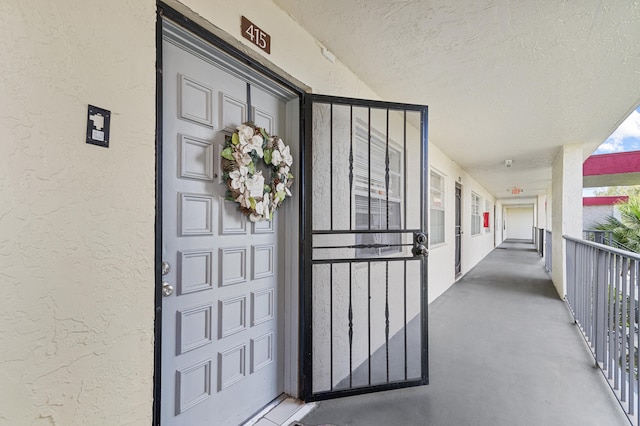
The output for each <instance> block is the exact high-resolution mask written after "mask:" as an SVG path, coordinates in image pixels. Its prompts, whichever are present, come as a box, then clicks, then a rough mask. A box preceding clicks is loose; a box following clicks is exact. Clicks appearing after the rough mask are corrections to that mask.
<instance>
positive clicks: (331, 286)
mask: <svg viewBox="0 0 640 426" xmlns="http://www.w3.org/2000/svg"><path fill="white" fill-rule="evenodd" d="M329 380H330V382H329V388H330V389H331V390H333V263H330V264H329Z"/></svg>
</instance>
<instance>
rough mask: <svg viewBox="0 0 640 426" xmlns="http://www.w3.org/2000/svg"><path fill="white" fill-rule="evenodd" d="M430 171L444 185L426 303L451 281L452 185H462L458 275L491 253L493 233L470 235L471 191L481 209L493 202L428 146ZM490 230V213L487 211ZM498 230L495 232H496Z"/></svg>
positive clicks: (453, 196)
mask: <svg viewBox="0 0 640 426" xmlns="http://www.w3.org/2000/svg"><path fill="white" fill-rule="evenodd" d="M429 163H430V166H431V168H432V169H433V170H434V171H436V172H438V173H439V174H441V175H442V176H444V185H445V194H444V200H445V241H444V243H443V244H438V245H435V246H432V247H431V249H430V251H429V302H432V301H434V300H435V299H436V298H437V297H438V296H440V295H441V294H442V293H444V292H445V291H446V290H447V289H448V288H449V287H450V286H451V285H452V284H453V283H454V282H455V279H456V277H455V184H456V181H458V178H461V184H462V231H463V234H462V273H463V274H465V273H467V271H469V270H470V269H471V268H473V267H474V266H475V265H476V264H477V263H478V262H479V261H480V260H482V259H483V258H484V257H485V256H486V255H487V254H489V252H490V251H491V250H493V242H494V234H493V232H489V233H485V232H484V229H482V232H481V233H480V235H477V236H473V237H472V236H471V192H472V191H473V192H475V193H476V194H478V195H480V196H481V197H482V205H481V210H482V211H484V207H485V202H484V200H487V199H488V200H489V202H490V203H491V205H492V206H493V205H494V204H495V203H496V201H495V199H494V198H493V197H492V196H491V195H490V194H489V193H488V192H487V191H486V189H484V188H483V187H482V186H481V185H480V184H479V183H478V182H477V181H476V180H475V179H473V177H472V176H471V175H469V174H468V173H467V172H466V171H464V170H463V169H461V168H460V167H459V166H458V165H457V164H456V163H455V162H453V161H451V159H450V158H449V157H447V156H446V155H445V154H444V153H443V152H442V151H441V150H440V149H438V147H436V146H434V145H433V144H430V145H429ZM490 216H491V221H492V222H491V229H492V231H495V228H494V225H493V219H494V218H493V210H492V211H491V215H490ZM498 230H499V229H498Z"/></svg>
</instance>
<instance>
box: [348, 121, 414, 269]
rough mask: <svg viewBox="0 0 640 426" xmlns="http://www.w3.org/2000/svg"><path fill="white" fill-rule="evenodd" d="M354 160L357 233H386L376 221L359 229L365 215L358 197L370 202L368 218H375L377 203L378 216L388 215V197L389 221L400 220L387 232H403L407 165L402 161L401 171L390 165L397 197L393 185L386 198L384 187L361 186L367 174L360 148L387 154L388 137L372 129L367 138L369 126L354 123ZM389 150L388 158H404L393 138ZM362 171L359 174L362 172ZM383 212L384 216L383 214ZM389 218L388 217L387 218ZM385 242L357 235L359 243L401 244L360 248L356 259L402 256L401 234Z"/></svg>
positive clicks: (373, 236)
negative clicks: (364, 171)
mask: <svg viewBox="0 0 640 426" xmlns="http://www.w3.org/2000/svg"><path fill="white" fill-rule="evenodd" d="M354 133H355V144H354V146H355V152H356V154H355V156H354V157H355V158H354V165H355V167H354V169H353V171H354V179H353V182H354V191H353V197H354V200H353V203H354V206H355V209H354V214H355V217H354V220H355V230H356V232H357V230H358V229H362V230H369V229H371V230H378V229H379V230H380V231H384V230H386V229H387V228H386V226H385V227H383V226H382V223H380V225H379V226H377V227H376V226H375V225H374V223H375V221H374V220H371V222H370V223H371V228H369V226H368V225H367V226H366V227H361V226H358V224H357V223H358V214H362V213H360V212H359V209H358V205H359V203H358V202H357V201H356V199H357V198H363V199H365V200H367V213H368V215H369V216H373V215H375V213H376V210H374V203H375V204H378V206H379V207H378V209H377V214H378V216H380V217H383V216H385V214H386V210H384V207H385V206H384V204H386V202H387V198H388V202H389V210H388V211H389V218H391V217H397V218H398V222H397V223H395V222H394V223H389V228H388V229H401V227H402V208H403V206H402V201H403V198H402V195H403V194H402V191H403V190H404V186H403V183H402V179H403V176H404V162H403V161H398V163H397V165H398V168H399V170H392V166H393V162H392V161H390V163H389V180H390V182H393V181H394V179H397V180H398V185H397V186H398V188H397V191H398V192H399V193H398V194H393V192H392V191H391V190H392V189H393V186H392V185H391V184H390V187H389V189H390V191H389V192H390V193H389V196H388V197H387V194H382V193H381V192H380V191H381V190H383V188H380V187H379V185H380V184H378V186H374V185H372V186H371V187H369V188H368V191H367V189H366V188H365V187H364V185H362V184H361V182H364V181H363V180H362V178H365V179H367V180H368V175H367V174H362V173H361V172H362V170H364V169H363V168H362V167H360V166H359V164H360V161H359V159H360V156H359V155H358V154H357V153H358V151H359V146H362V145H364V146H367V148H368V145H369V144H371V145H372V148H373V149H372V150H371V151H369V150H367V152H374V150H379V151H382V152H385V153H386V148H387V137H386V136H385V135H382V134H380V133H379V132H378V131H376V130H375V129H371V134H370V139H368V138H367V134H368V130H367V128H366V125H365V124H364V123H362V122H360V121H359V120H357V121H356V124H355V132H354ZM388 144H389V145H388V148H389V158H390V159H391V158H393V157H394V155H397V156H398V158H400V159H402V158H403V153H402V147H401V146H400V145H399V144H397V143H396V142H395V141H393V140H392V139H391V138H388ZM367 161H369V159H368V158H367ZM372 170H377V169H375V168H373V169H372ZM359 172H360V173H359ZM373 181H374V180H373V179H372V183H373ZM369 197H371V208H372V210H371V211H369V210H368V208H369V207H368V199H369ZM392 205H393V206H394V208H397V209H398V211H397V213H398V214H393V215H392V214H391V213H392V210H394V208H392V207H391V206H392ZM383 211H384V213H383ZM385 218H386V217H385ZM368 220H370V218H368ZM367 223H369V222H367ZM385 237H386V238H385V241H382V239H381V238H382V236H381V234H357V236H356V244H370V243H390V244H398V246H397V247H382V248H375V249H370V248H357V249H356V257H362V258H367V257H372V256H381V255H387V256H389V255H391V256H392V255H395V254H400V253H402V247H400V245H399V244H401V243H402V235H401V234H385Z"/></svg>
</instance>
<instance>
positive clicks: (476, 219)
mask: <svg viewBox="0 0 640 426" xmlns="http://www.w3.org/2000/svg"><path fill="white" fill-rule="evenodd" d="M480 205H481V199H480V196H479V195H478V194H476V193H474V192H472V193H471V235H478V234H479V233H480V230H481V229H482V214H481V213H480Z"/></svg>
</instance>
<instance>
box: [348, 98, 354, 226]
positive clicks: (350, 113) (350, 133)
mask: <svg viewBox="0 0 640 426" xmlns="http://www.w3.org/2000/svg"><path fill="white" fill-rule="evenodd" d="M353 200H354V197H353V105H349V230H350V231H353V202H354V201H353Z"/></svg>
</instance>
